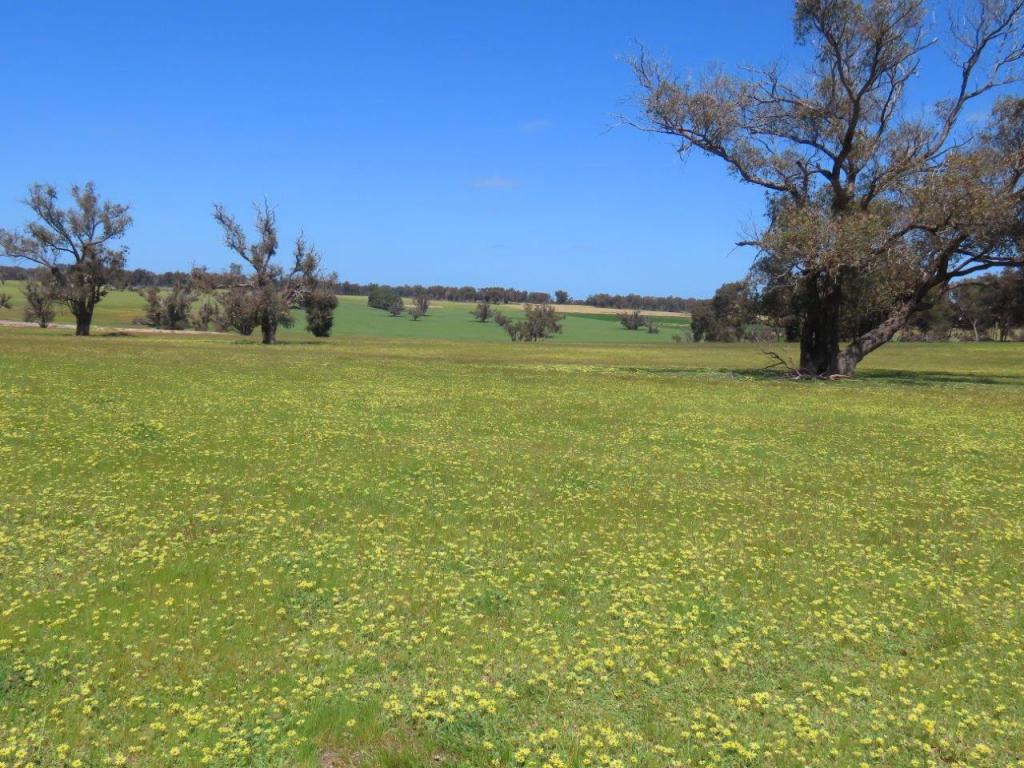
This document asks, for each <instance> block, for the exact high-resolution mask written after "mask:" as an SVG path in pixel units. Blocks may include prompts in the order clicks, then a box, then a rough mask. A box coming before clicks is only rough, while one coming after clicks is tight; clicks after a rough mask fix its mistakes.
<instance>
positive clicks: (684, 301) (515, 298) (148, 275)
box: [0, 265, 703, 312]
mask: <svg viewBox="0 0 1024 768" xmlns="http://www.w3.org/2000/svg"><path fill="white" fill-rule="evenodd" d="M36 273H37V270H34V269H32V268H29V267H24V266H19V265H9V266H6V265H5V266H0V280H30V279H32V277H33V275H36ZM190 275H191V273H190V272H182V271H165V272H153V271H151V270H148V269H141V268H135V269H126V270H124V271H123V272H122V273H121V274H120V275H118V276H117V278H116V279H115V281H114V285H115V287H117V288H121V289H134V290H138V289H143V288H150V287H154V288H172V287H173V286H175V285H181V284H182V283H185V282H187V281H188V280H189V277H190ZM332 285H333V287H334V290H335V293H337V294H338V295H339V296H370V295H372V294H375V293H378V292H387V293H395V294H398V295H399V296H405V297H414V296H426V297H427V298H428V299H431V300H434V301H459V302H465V303H480V302H486V303H487V304H548V303H550V302H552V301H554V302H555V303H556V304H578V305H582V306H589V307H603V308H609V309H621V310H642V311H648V312H692V311H693V309H694V308H695V307H697V306H699V305H700V303H701V301H703V299H699V298H681V297H679V296H643V295H640V294H637V293H629V294H613V293H593V294H590V295H589V296H587V297H586V298H585V299H573V298H572V297H571V296H570V295H569V293H568V292H567V291H564V290H556V291H554V292H553V293H548V292H547V291H526V290H521V289H519V288H503V287H501V286H489V287H485V288H476V287H474V286H472V285H463V286H453V285H421V284H419V283H403V284H401V285H388V284H385V283H355V282H352V281H350V280H341V281H338V280H335V281H334V282H333V283H332ZM380 308H381V309H385V308H386V307H383V306H382V307H380Z"/></svg>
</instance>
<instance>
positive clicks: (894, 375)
mask: <svg viewBox="0 0 1024 768" xmlns="http://www.w3.org/2000/svg"><path fill="white" fill-rule="evenodd" d="M616 370H618V371H621V372H622V373H641V374H647V375H650V376H679V377H687V376H689V377H695V378H715V379H736V380H739V379H753V380H759V381H784V382H792V383H794V384H804V385H806V384H831V385H842V384H848V383H851V382H857V381H869V382H880V383H888V384H899V385H903V386H919V387H929V386H942V385H948V384H975V385H978V384H982V385H996V386H1004V387H1006V386H1024V373H1020V374H1015V373H999V374H978V373H964V372H954V371H907V370H889V369H881V370H867V371H859V372H858V373H857V375H856V376H855V377H853V378H850V379H839V380H836V381H827V380H824V379H815V378H809V377H804V378H799V379H796V378H793V377H792V376H789V375H786V374H785V373H783V372H781V371H779V370H778V369H765V368H683V367H652V368H647V367H635V366H622V367H618V368H616Z"/></svg>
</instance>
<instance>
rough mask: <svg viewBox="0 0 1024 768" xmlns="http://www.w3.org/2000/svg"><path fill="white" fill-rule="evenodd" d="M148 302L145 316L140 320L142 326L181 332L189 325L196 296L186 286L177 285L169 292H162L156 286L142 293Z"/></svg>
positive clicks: (140, 293)
mask: <svg viewBox="0 0 1024 768" xmlns="http://www.w3.org/2000/svg"><path fill="white" fill-rule="evenodd" d="M139 295H141V296H142V298H143V299H145V300H146V309H145V314H144V315H143V316H142V317H141V318H140V319H139V323H141V324H142V325H148V326H149V327H151V328H162V329H164V330H168V331H180V330H182V329H183V328H187V327H188V324H189V313H190V308H191V306H192V302H193V301H194V300H195V294H194V293H193V292H192V291H191V290H190V289H189V288H188V287H186V286H184V285H176V286H174V287H173V288H171V289H170V290H169V291H166V292H161V291H160V290H158V289H157V288H156V287H155V286H151V287H149V288H147V289H146V290H145V291H140V292H139Z"/></svg>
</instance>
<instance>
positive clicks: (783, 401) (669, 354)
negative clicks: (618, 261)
mask: <svg viewBox="0 0 1024 768" xmlns="http://www.w3.org/2000/svg"><path fill="white" fill-rule="evenodd" d="M760 365H763V362H762V360H761V359H760V356H759V355H758V353H757V352H756V350H753V349H752V348H750V347H746V346H742V345H731V346H721V347H718V346H714V345H692V344H691V345H657V346H654V345H652V346H650V347H644V346H643V345H634V346H632V347H622V346H612V345H589V346H587V345H580V346H574V345H571V344H560V345H544V344H541V345H536V346H530V345H513V344H502V343H490V344H488V343H469V342H464V343H445V342H441V341H429V342H419V343H413V342H408V341H404V342H403V341H400V340H399V341H395V340H386V339H370V340H360V339H346V340H344V341H336V340H332V341H330V342H328V343H323V344H321V343H290V344H283V345H279V346H278V347H276V348H263V347H261V346H260V345H258V344H253V343H250V342H249V341H239V340H238V339H237V338H236V337H207V338H203V337H192V338H171V337H167V336H149V337H139V338H129V337H124V336H117V335H115V336H109V337H94V338H86V339H75V338H72V337H70V336H68V335H67V333H66V332H54V331H50V332H43V331H34V330H30V329H10V328H0V768H27V766H34V767H36V768H42V767H44V766H45V767H50V766H61V767H64V766H69V767H72V768H79V767H85V766H88V767H90V768H92V767H96V768H99V767H101V766H140V767H141V766H176V765H182V766H192V765H208V766H274V767H278V766H280V767H282V768H283V767H286V766H287V767H289V768H291V767H292V766H295V767H299V766H310V767H313V766H317V767H320V768H352V767H355V766H513V767H515V766H520V767H524V768H525V767H532V768H542V767H544V768H562V767H565V766H588V767H593V768H625V767H626V766H742V765H759V766H760V765H765V766H833V765H839V766H861V765H866V766H922V767H924V766H937V767H943V768H944V767H946V766H957V765H964V766H979V767H986V766H1021V765H1024V760H1022V756H1024V557H1022V548H1024V472H1022V470H1024V345H1020V344H1018V345H1011V344H1005V345H997V344H988V345H960V346H959V347H958V346H956V345H934V346H926V345H902V346H899V345H894V346H892V347H891V348H889V349H886V350H884V351H882V352H880V353H878V354H877V355H876V356H874V359H872V360H870V364H868V365H865V368H864V372H863V376H861V377H859V378H858V379H857V380H856V381H847V382H839V383H835V384H823V383H813V382H812V383H793V382H785V381H778V380H771V379H767V378H765V377H764V376H760V375H756V374H754V373H736V372H735V371H737V370H738V371H744V370H748V371H749V370H751V369H754V368H757V367H758V366H760Z"/></svg>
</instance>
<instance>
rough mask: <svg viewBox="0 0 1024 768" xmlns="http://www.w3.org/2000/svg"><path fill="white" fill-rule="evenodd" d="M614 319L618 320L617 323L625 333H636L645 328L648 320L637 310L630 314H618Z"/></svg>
mask: <svg viewBox="0 0 1024 768" xmlns="http://www.w3.org/2000/svg"><path fill="white" fill-rule="evenodd" d="M616 317H617V318H618V319H619V323H620V324H621V325H622V327H623V328H625V329H626V330H627V331H638V330H640V329H641V328H644V327H646V326H647V324H648V322H649V320H648V318H647V316H646V315H643V314H641V313H640V311H639V310H637V309H634V310H633V311H631V312H619V313H618V314H617V315H616Z"/></svg>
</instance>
